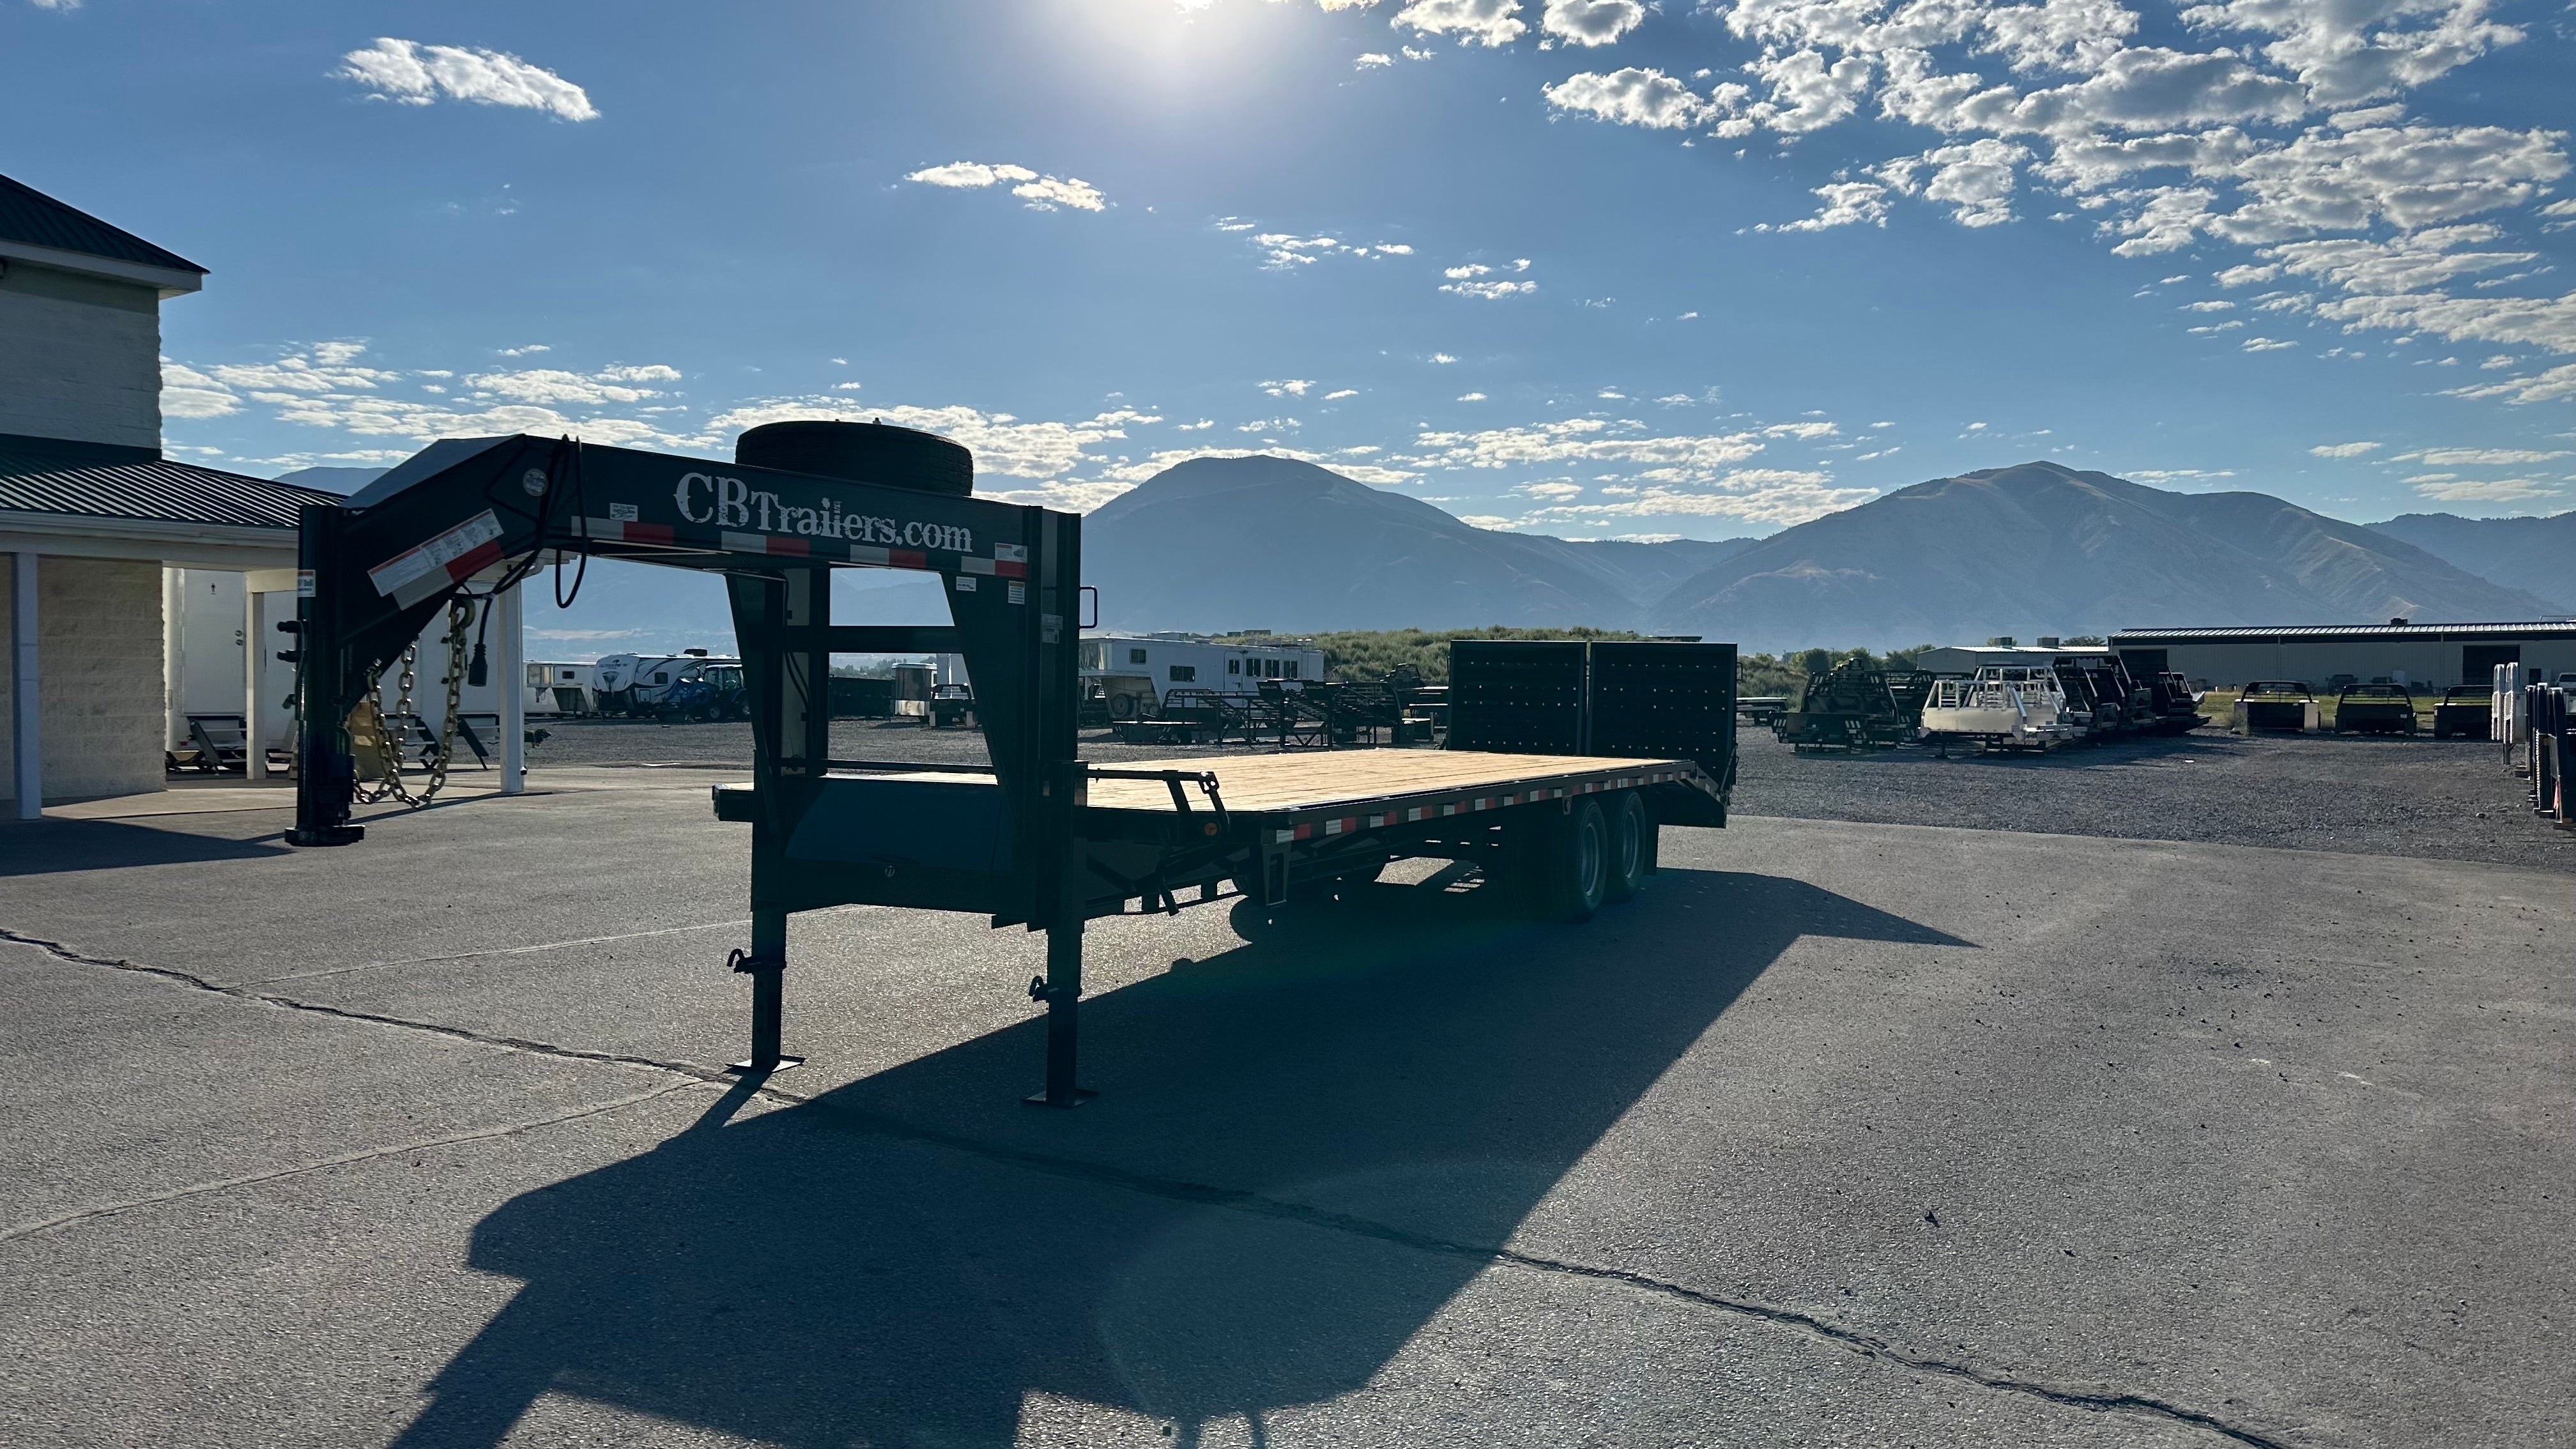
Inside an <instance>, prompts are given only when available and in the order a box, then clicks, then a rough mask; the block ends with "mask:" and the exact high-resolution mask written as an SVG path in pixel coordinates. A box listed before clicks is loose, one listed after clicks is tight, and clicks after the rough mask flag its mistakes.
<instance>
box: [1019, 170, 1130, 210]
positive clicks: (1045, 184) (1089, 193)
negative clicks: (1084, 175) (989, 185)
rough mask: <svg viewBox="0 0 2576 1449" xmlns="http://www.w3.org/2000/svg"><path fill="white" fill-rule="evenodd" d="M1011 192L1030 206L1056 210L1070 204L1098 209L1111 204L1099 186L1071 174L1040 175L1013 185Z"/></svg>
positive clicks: (1033, 208) (1075, 207)
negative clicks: (1035, 178) (1059, 175)
mask: <svg viewBox="0 0 2576 1449" xmlns="http://www.w3.org/2000/svg"><path fill="white" fill-rule="evenodd" d="M1011 194H1012V195H1013V196H1016V197H1018V198H1020V199H1021V200H1023V201H1025V202H1027V203H1028V204H1029V207H1030V209H1031V210H1034V211H1053V210H1055V209H1056V208H1057V207H1059V206H1070V207H1072V208H1073V209H1074V210H1076V211H1099V210H1101V209H1103V208H1105V207H1107V206H1108V205H1109V198H1107V197H1106V196H1103V195H1101V194H1100V188H1099V187H1097V186H1094V185H1092V184H1091V183H1090V182H1088V181H1084V180H1081V179H1079V178H1077V177H1072V176H1062V177H1058V176H1041V177H1039V178H1038V179H1037V180H1035V181H1024V182H1022V183H1020V184H1019V185H1017V186H1014V187H1012V188H1011Z"/></svg>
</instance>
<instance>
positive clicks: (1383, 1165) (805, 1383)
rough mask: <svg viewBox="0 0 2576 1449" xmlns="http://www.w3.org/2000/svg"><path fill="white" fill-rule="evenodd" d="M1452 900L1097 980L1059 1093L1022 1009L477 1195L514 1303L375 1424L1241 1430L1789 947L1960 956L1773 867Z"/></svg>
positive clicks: (1390, 1308)
mask: <svg viewBox="0 0 2576 1449" xmlns="http://www.w3.org/2000/svg"><path fill="white" fill-rule="evenodd" d="M1398 892H1401V893H1403V894H1401V895H1398V894H1396V893H1398ZM1477 894H1478V892H1475V891H1463V892H1462V891H1457V890H1443V889H1441V888H1440V885H1439V883H1438V882H1437V881H1435V883H1434V884H1432V885H1428V886H1379V887H1372V888H1370V890H1369V892H1368V893H1366V894H1365V895H1364V896H1363V897H1362V898H1361V899H1359V900H1356V901H1353V902H1349V903H1344V904H1340V905H1331V906H1319V907H1315V908H1313V909H1312V911H1311V912H1309V913H1305V914H1301V915H1300V916H1299V917H1298V918H1297V919H1294V920H1291V921H1286V922H1283V923H1282V924H1280V925H1279V926H1277V927H1275V928H1272V929H1269V930H1265V931H1262V932H1260V933H1258V935H1257V936H1256V939H1255V940H1253V941H1252V942H1250V943H1247V944H1244V945H1242V946H1239V947H1237V948H1235V949H1232V950H1230V951H1227V952H1226V953H1224V954H1222V955H1220V956H1217V957H1214V958H1212V959H1208V960H1204V961H1197V962H1183V963H1176V965H1175V968H1174V969H1173V970H1171V971H1170V972H1168V973H1166V974H1163V975H1160V976H1156V977H1153V978H1150V979H1148V980H1146V981H1144V982H1141V983H1139V984H1136V985H1133V986H1129V987H1126V988H1123V989H1120V990H1117V991H1113V992H1110V993H1107V994H1105V995H1103V996H1100V997H1097V998H1094V999H1093V1000H1092V1001H1091V1002H1089V1003H1088V1004H1087V1005H1086V1008H1085V1020H1084V1027H1085V1033H1084V1034H1085V1040H1086V1044H1087V1045H1088V1047H1089V1049H1090V1055H1089V1056H1088V1058H1087V1059H1086V1071H1085V1076H1086V1078H1087V1079H1088V1080H1089V1082H1090V1084H1091V1085H1094V1086H1098V1087H1101V1088H1103V1089H1104V1091H1105V1093H1106V1095H1104V1096H1103V1097H1102V1098H1101V1100H1100V1101H1098V1102H1096V1103H1094V1104H1092V1105H1091V1106H1089V1107H1086V1108H1084V1109H1082V1110H1081V1111H1079V1112H1072V1113H1063V1112H1050V1111H1043V1110H1033V1109H1028V1108H1024V1107H1022V1106H1020V1105H1019V1104H1018V1101H1017V1099H1018V1097H1019V1095H1020V1094H1022V1093H1023V1092H1025V1091H1027V1090H1028V1089H1029V1088H1030V1087H1031V1086H1032V1085H1033V1082H1034V1074H1035V1072H1036V1070H1037V1065H1038V1063H1039V1061H1040V1059H1041V1057H1042V1054H1043V1053H1042V1046H1041V1037H1042V1031H1043V1027H1042V1023H1041V1022H1040V1021H1038V1020H1035V1019H1032V1020H1031V1021H1029V1022H1027V1023H1025V1024H1023V1025H1019V1026H1014V1027H1012V1028H1009V1029H1007V1030H1003V1031H999V1032H994V1033H991V1034H989V1035H986V1036H983V1037H980V1038H977V1039H975V1040H971V1041H967V1042H964V1043H961V1044H959V1045H957V1046H955V1047H952V1048H950V1049H948V1050H945V1051H940V1052H937V1053H935V1054H933V1055H930V1056H927V1057H924V1058H921V1059H919V1060H916V1061H913V1062H909V1063H907V1064H905V1065H903V1066H900V1067H897V1068H895V1069H893V1070H890V1071H887V1072H884V1073H881V1074H879V1075H877V1076H874V1077H870V1078H867V1079H864V1080H861V1081H858V1082H855V1083H852V1084H850V1085H848V1086H846V1087H842V1088H839V1089H837V1090H835V1091H832V1092H830V1093H828V1094H826V1095H823V1096H821V1097H818V1098H815V1099H813V1100H812V1101H810V1102H808V1103H805V1104H803V1105H798V1106H791V1107H785V1108H780V1109H775V1110H759V1111H751V1110H749V1109H750V1108H751V1107H752V1106H753V1099H752V1093H751V1089H750V1088H749V1087H738V1088H736V1089H735V1090H733V1091H732V1092H731V1093H729V1094H727V1095H726V1096H725V1097H724V1098H723V1099H722V1100H721V1101H719V1102H717V1103H716V1104H715V1105H714V1106H713V1107H712V1108H711V1109H710V1110H709V1111H708V1112H707V1113H706V1115H705V1116H704V1117H703V1118H702V1119H701V1120H700V1121H699V1122H698V1123H697V1124H696V1125H695V1126H694V1127H692V1128H691V1129H690V1130H688V1131H686V1132H683V1133H681V1134H679V1135H677V1136H675V1137H672V1138H670V1139H669V1140H667V1141H666V1142H664V1143H663V1144H662V1145H660V1146H659V1147H658V1148H656V1149H655V1150H654V1151H652V1152H650V1153H646V1154H644V1155H642V1156H638V1157H635V1158H631V1159H629V1160H626V1161H623V1162H620V1163H617V1164H615V1165H613V1166H610V1167H606V1168H603V1169H600V1170H597V1171H594V1172H591V1173H588V1174H586V1175H583V1176H580V1177H576V1178H572V1179H570V1180H567V1181H565V1182H562V1183H559V1184H557V1185H554V1186H551V1187H546V1188H542V1189H539V1190H537V1191H533V1192H529V1193H527V1194H525V1195H523V1196H521V1197H519V1198H517V1199H515V1200H513V1201H511V1202H509V1203H508V1204H506V1205H504V1206H503V1207H501V1208H500V1209H499V1210H498V1211H496V1212H494V1213H493V1214H492V1215H491V1216H489V1217H487V1218H485V1219H484V1220H483V1221H482V1222H481V1223H480V1224H479V1225H478V1226H477V1228H476V1230H475V1232H474V1235H473V1243H472V1249H471V1253H470V1262H471V1265H472V1266H473V1267H474V1268H476V1269H479V1270H481V1271H484V1272H488V1273H495V1274H503V1275H507V1276H510V1277H513V1278H517V1279H520V1280H523V1282H524V1285H525V1286H524V1287H523V1288H522V1289H521V1290H520V1291H519V1293H518V1296H517V1297H516V1299H515V1300H514V1301H513V1302H512V1303H511V1304H510V1305H509V1306H508V1307H507V1308H505V1309H504V1310H503V1311H502V1312H501V1313H500V1314H499V1315H498V1316H497V1317H495V1318H494V1319H493V1320H492V1321H491V1323H490V1324H489V1325H488V1326H487V1327H486V1328H485V1329H484V1330H483V1332H482V1333H481V1335H480V1336H479V1337H477V1338H476V1339H475V1341H474V1342H473V1343H471V1344H470V1345H468V1346H467V1347H466V1348H465V1349H464V1350H463V1351H462V1352H460V1353H459V1354H458V1355H457V1356H456V1358H455V1359H454V1360H453V1361H451V1362H450V1363H449V1364H448V1365H447V1366H446V1367H445V1368H444V1369H443V1370H442V1371H441V1372H440V1373H439V1374H438V1376H437V1377H436V1379H435V1381H434V1383H433V1384H432V1385H431V1389H432V1393H433V1395H434V1397H433V1401H432V1402H431V1404H430V1405H429V1406H428V1407H427V1408H426V1409H425V1410H424V1412H423V1413H422V1414H421V1415H420V1417H419V1418H418V1419H417V1420H415V1421H414V1423H413V1424H412V1425H411V1426H410V1428H409V1430H408V1431H407V1432H406V1433H405V1434H404V1435H403V1436H402V1437H401V1439H400V1440H399V1441H398V1442H399V1443H400V1444H402V1445H405V1446H411V1449H424V1446H432V1445H436V1446H467V1445H476V1446H480V1445H492V1444H497V1443H499V1442H500V1441H501V1440H502V1439H503V1438H504V1436H506V1435H507V1434H508V1433H509V1432H510V1428H511V1426H512V1424H513V1423H515V1422H516V1421H517V1420H518V1419H519V1418H520V1416H521V1415H522V1414H523V1413H524V1412H525V1411H526V1410H527V1409H528V1407H529V1406H530V1404H532V1403H533V1402H534V1401H535V1400H536V1398H537V1397H538V1396H539V1395H541V1394H544V1393H548V1392H559V1393H567V1394H572V1395H576V1396H580V1397H584V1398H590V1399H594V1400H598V1401H602V1402H606V1403H611V1404H616V1405H621V1406H625V1407H628V1408H631V1409H633V1410H637V1411H640V1412H643V1413H647V1414H650V1415H654V1416H657V1417H661V1418H664V1419H668V1420H676V1421H680V1422H684V1423H689V1424H695V1425H701V1426H706V1427H708V1428H711V1429H715V1430H719V1431H722V1432H726V1433H731V1434H735V1435H740V1436H744V1437H748V1438H755V1439H759V1440H763V1441H769V1442H776V1443H782V1444H792V1445H834V1446H841V1445H849V1444H854V1443H858V1444H889V1445H891V1444H902V1445H912V1444H939V1445H949V1444H957V1445H995V1446H1000V1445H1009V1444H1011V1443H1013V1442H1014V1439H1015V1436H1016V1435H1017V1433H1018V1431H1019V1426H1020V1422H1021V1417H1022V1412H1023V1406H1024V1404H1025V1403H1027V1402H1029V1401H1030V1400H1031V1399H1032V1396H1055V1397H1058V1398H1063V1399H1071V1400H1077V1401H1081V1402H1083V1403H1087V1404H1092V1405H1101V1406H1107V1407H1110V1408H1113V1409H1119V1410H1124V1411H1128V1412H1132V1413H1136V1414H1141V1415H1146V1416H1150V1417H1152V1418H1156V1419H1161V1420H1164V1421H1166V1422H1168V1423H1170V1424H1172V1425H1173V1426H1174V1428H1173V1430H1172V1432H1174V1433H1175V1434H1176V1435H1177V1439H1176V1441H1175V1442H1178V1443H1181V1444H1191V1443H1195V1442H1196V1441H1197V1439H1198V1437H1199V1427H1200V1426H1202V1425H1205V1424H1208V1423H1210V1422H1212V1421H1217V1420H1221V1419H1229V1418H1243V1419H1247V1420H1249V1428H1250V1429H1251V1431H1252V1433H1253V1434H1254V1436H1255V1441H1256V1442H1259V1439H1260V1436H1261V1434H1262V1432H1263V1431H1262V1424H1263V1420H1264V1416H1265V1415H1267V1414H1270V1413H1271V1412H1273V1411H1275V1410H1279V1409H1282V1408H1285V1407H1290V1406H1297V1405H1305V1404H1314V1403H1318V1402H1320V1401H1324V1400H1329V1399H1332V1398H1335V1397H1337V1396H1340V1395H1344V1394H1348V1393H1351V1392H1353V1391H1355V1390H1359V1389H1362V1388H1364V1387H1366V1386H1368V1385H1370V1383H1371V1382H1372V1379H1373V1377H1375V1376H1376V1375H1378V1374H1379V1373H1380V1372H1381V1370H1382V1369H1384V1368H1385V1367H1386V1366H1387V1365H1388V1364H1389V1363H1390V1361H1391V1360H1393V1359H1394V1358H1395V1357H1396V1355H1397V1354H1398V1352H1399V1351H1400V1350H1402V1349H1403V1348H1404V1347H1405V1346H1406V1345H1407V1343H1408V1342H1409V1341H1411V1340H1413V1339H1414V1338H1415V1337H1416V1335H1417V1334H1419V1333H1421V1332H1422V1331H1423V1330H1424V1329H1425V1328H1426V1326H1427V1325H1430V1324H1431V1323H1432V1322H1433V1321H1434V1319H1435V1318H1436V1317H1437V1316H1438V1315H1439V1314H1440V1312H1441V1310H1442V1307H1443V1305H1444V1304H1447V1303H1448V1302H1449V1301H1450V1300H1451V1298H1452V1297H1453V1296H1454V1295H1456V1294H1458V1293H1459V1292H1460V1291H1461V1290H1462V1289H1463V1288H1465V1287H1466V1286H1467V1285H1469V1284H1470V1283H1471V1282H1472V1281H1473V1280H1474V1279H1475V1278H1476V1277H1477V1276H1478V1275H1479V1274H1480V1273H1482V1272H1484V1271H1485V1270H1486V1269H1487V1268H1488V1267H1490V1266H1491V1263H1492V1257H1491V1254H1492V1251H1493V1250H1494V1249H1497V1248H1499V1247H1501V1246H1503V1245H1504V1244H1506V1243H1508V1242H1509V1241H1510V1240H1511V1239H1512V1237H1513V1235H1514V1233H1515V1230H1516V1229H1518V1228H1519V1227H1520V1225H1521V1224H1522V1222H1523V1220H1524V1219H1525V1218H1526V1217H1527V1216H1528V1215H1529V1214H1530V1213H1531V1211H1532V1210H1533V1209H1534V1208H1536V1207H1537V1206H1538V1205H1539V1203H1540V1202H1541V1200H1542V1199H1543V1198H1545V1197H1546V1196H1547V1195H1548V1194H1549V1193H1550V1192H1551V1191H1552V1190H1553V1189H1555V1188H1556V1187H1557V1185H1558V1184H1559V1182H1560V1181H1561V1180H1562V1179H1564V1178H1565V1177H1566V1175H1567V1174H1568V1173H1569V1171H1571V1170H1573V1169H1574V1168H1575V1167H1576V1165H1577V1163H1578V1162H1579V1161H1580V1160H1581V1159H1582V1158H1583V1157H1584V1156H1585V1154H1586V1153H1587V1152H1588V1151H1590V1150H1591V1149H1592V1148H1593V1147H1594V1145H1595V1144H1596V1143H1597V1142H1599V1141H1600V1139H1601V1138H1602V1137H1603V1135H1604V1133H1606V1132H1608V1131H1610V1130H1611V1129H1612V1127H1613V1126H1614V1124H1616V1123H1617V1122H1618V1121H1619V1119H1620V1118H1621V1116H1622V1115H1623V1114H1624V1113H1626V1112H1627V1111H1628V1110H1629V1109H1630V1108H1631V1107H1632V1106H1633V1105H1635V1104H1636V1103H1637V1102H1638V1101H1639V1099H1640V1098H1641V1097H1643V1096H1644V1095H1645V1094H1646V1093H1648V1092H1649V1091H1650V1090H1651V1089H1652V1088H1653V1086H1654V1084H1655V1083H1656V1081H1657V1079H1658V1078H1659V1077H1661V1076H1662V1075H1663V1074H1664V1073H1665V1072H1666V1071H1667V1070H1668V1069H1669V1068H1670V1067H1671V1066H1672V1065H1673V1064H1674V1062H1675V1061H1676V1060H1677V1059H1679V1058H1680V1057H1681V1056H1682V1055H1683V1054H1684V1053H1685V1052H1687V1051H1688V1050H1689V1049H1690V1048H1691V1046H1692V1044H1693V1043H1694V1042H1695V1041H1696V1040H1697V1039H1698V1038H1699V1037H1700V1036H1701V1035H1702V1033H1703V1032H1705V1031H1706V1030H1707V1028H1708V1027H1709V1026H1710V1025H1711V1023H1712V1022H1714V1021H1715V1020H1716V1019H1717V1018H1718V1016H1719V1015H1720V1014H1721V1013H1723V1012H1724V1011H1726V1010H1727V1008H1728V1007H1729V1006H1730V1005H1731V1004H1732V1003H1733V1002H1735V1001H1736V999H1737V998H1738V997H1739V996H1740V995H1741V994H1742V993H1743V992H1744V991H1745V990H1746V989H1747V987H1748V986H1750V985H1751V984H1752V983H1753V982H1754V981H1756V980H1757V979H1758V978H1759V977H1760V976H1761V975H1762V973H1763V972H1764V971H1765V970H1766V969H1768V968H1769V967H1770V966H1771V965H1772V964H1773V963H1774V962H1775V961H1776V960H1777V959H1778V958H1779V957H1780V955H1781V954H1782V953H1783V952H1784V951H1786V950H1787V949H1789V947H1790V946H1791V945H1792V944H1793V943H1795V942H1796V941H1797V940H1798V939H1799V938H1800V937H1802V936H1806V935H1823V936H1833V937H1849V938H1857V939H1864V940H1875V941H1891V942H1904V943H1915V944H1923V945H1938V946H1972V945H1973V943H1971V942H1965V941H1961V940H1959V939H1957V938H1955V937H1952V936H1949V935H1946V934H1944V933H1942V932H1939V931H1936V930H1932V929H1929V928H1927V927H1924V926H1922V925H1919V924H1916V923H1915V922H1912V921H1908V920H1905V919H1903V918H1900V917H1897V916H1893V915H1889V914H1887V913H1884V912H1881V911H1878V910H1874V909H1872V908H1870V907H1868V906H1866V905H1863V904H1861V903H1859V902H1857V901H1853V900H1850V899H1848V898H1846V897H1843V896H1839V895H1836V894H1834V893H1832V892H1830V891H1826V890H1822V889H1819V888H1817V887H1815V886H1811V885H1807V884H1804V883H1801V882H1798V881H1794V880H1788V879H1782V878H1777V877H1770V876H1760V875H1750V874H1734V873H1723V872H1703V871H1667V872H1666V873H1665V874H1663V875H1662V876H1659V877H1657V878H1656V879H1655V880H1654V881H1653V882H1651V885H1650V889H1649V891H1648V893H1647V894H1646V895H1645V896H1643V897H1642V898H1641V899H1640V900H1638V901H1637V902H1635V903H1633V904H1630V905H1627V906H1624V907H1617V908H1613V909H1611V910H1609V911H1606V912H1604V913H1603V915H1602V916H1601V917H1600V918H1599V919H1598V920H1596V921H1595V922H1594V923H1592V924H1591V925H1590V926H1588V927H1578V928H1569V927H1545V926H1532V925H1527V924H1521V923H1516V922H1511V921H1507V920H1505V919H1503V917H1502V914H1501V913H1500V912H1498V911H1496V910H1495V909H1493V906H1492V903H1491V902H1490V901H1479V900H1477V899H1476V896H1477ZM1398 900H1400V901H1404V902H1405V904H1404V905H1402V906H1395V907H1389V906H1386V905H1385V904H1384V903H1385V902H1388V901H1398ZM779 1085H780V1086H781V1087H792V1086H793V1079H792V1078H781V1079H779Z"/></svg>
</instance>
